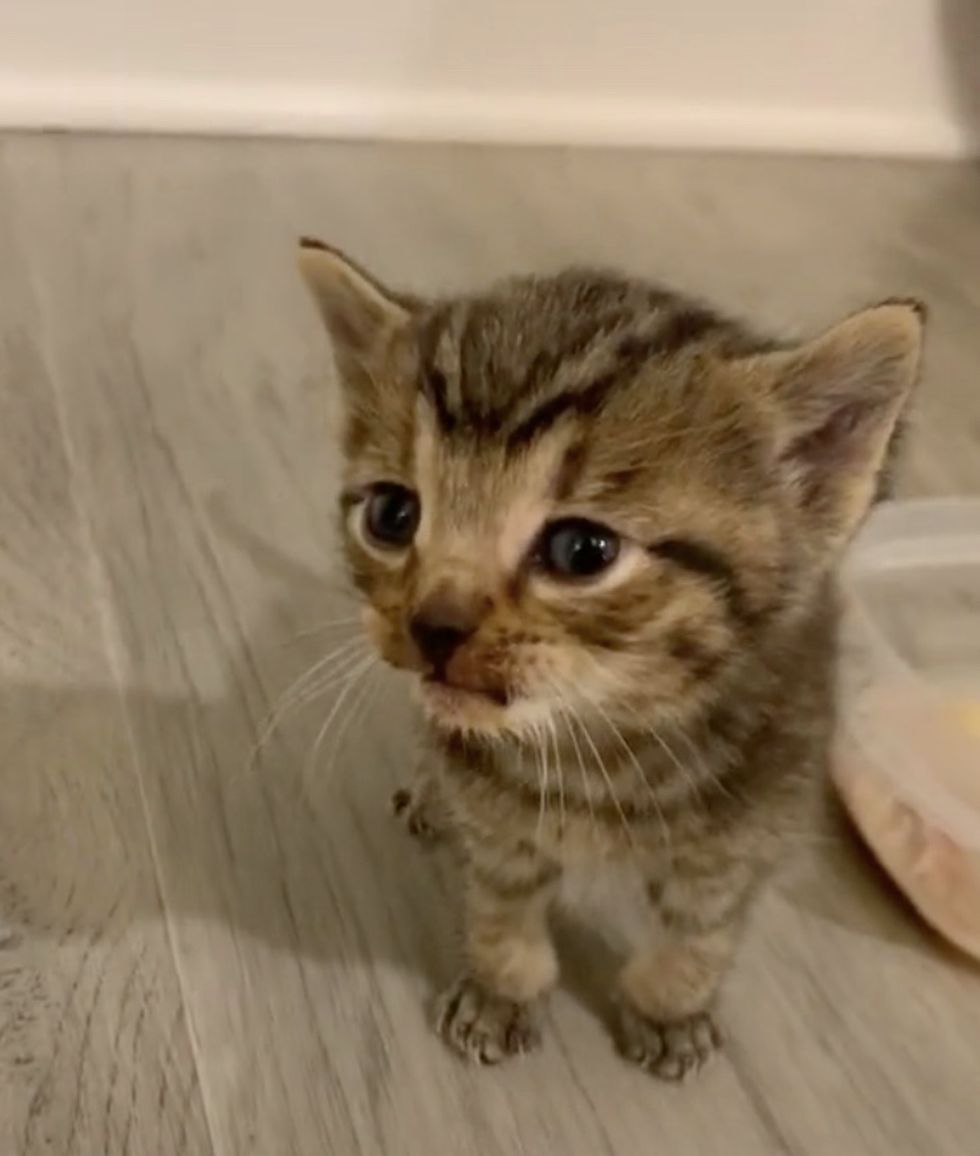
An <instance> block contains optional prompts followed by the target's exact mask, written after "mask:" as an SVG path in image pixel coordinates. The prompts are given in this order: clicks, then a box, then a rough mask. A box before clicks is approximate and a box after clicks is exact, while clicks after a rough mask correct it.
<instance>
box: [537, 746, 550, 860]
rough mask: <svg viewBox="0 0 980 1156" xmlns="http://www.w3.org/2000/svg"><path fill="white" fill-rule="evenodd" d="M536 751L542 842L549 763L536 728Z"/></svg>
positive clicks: (538, 833)
mask: <svg viewBox="0 0 980 1156" xmlns="http://www.w3.org/2000/svg"><path fill="white" fill-rule="evenodd" d="M534 737H535V743H534V750H535V754H536V755H537V762H538V797H539V799H540V802H539V804H538V825H537V829H536V838H537V841H538V842H539V843H540V842H541V831H542V828H543V825H544V817H545V813H546V812H547V810H548V761H547V757H546V755H545V749H544V744H543V743H542V742H540V731H539V728H538V727H535V728H534Z"/></svg>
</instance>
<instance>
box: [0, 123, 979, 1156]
mask: <svg viewBox="0 0 980 1156" xmlns="http://www.w3.org/2000/svg"><path fill="white" fill-rule="evenodd" d="M301 232H312V233H316V234H320V235H322V236H323V237H325V238H328V239H330V240H331V241H334V242H336V243H337V244H339V245H342V246H343V247H345V248H347V249H348V250H349V251H350V252H351V253H353V254H356V255H357V256H358V257H359V258H360V259H361V260H362V261H364V262H365V263H367V264H368V265H369V266H371V267H373V268H375V269H377V271H378V272H379V273H380V274H382V275H384V276H386V277H389V278H390V279H392V280H393V281H396V282H402V283H404V284H405V285H406V286H412V287H414V288H417V289H422V290H425V289H434V288H440V287H442V288H448V287H454V286H461V285H465V284H470V283H474V282H477V281H480V280H482V279H484V278H487V277H490V276H492V275H495V274H500V273H503V272H506V271H511V270H515V269H530V268H536V269H547V268H553V267H555V266H557V265H559V264H562V263H565V262H569V261H601V262H604V263H613V264H617V265H621V266H625V267H627V268H629V269H633V270H637V271H642V272H646V273H649V274H652V275H655V276H657V277H660V278H663V279H665V280H668V281H673V282H676V283H678V284H679V285H681V286H684V287H687V288H690V289H693V290H695V291H700V292H704V293H706V294H708V295H711V296H713V297H715V298H716V299H718V300H720V301H721V302H722V303H723V304H725V305H727V306H729V307H731V308H733V309H736V310H737V311H739V312H742V313H746V314H749V315H750V316H753V317H755V318H756V319H757V320H759V321H761V322H763V323H771V324H773V325H775V326H779V327H791V328H793V329H799V330H801V331H802V330H805V329H807V328H808V327H813V326H816V325H819V324H822V323H824V322H827V321H830V320H832V319H833V318H834V317H835V316H836V315H837V314H840V313H843V312H845V311H847V310H848V309H850V308H851V307H853V306H855V305H858V304H862V303H864V302H867V301H871V300H875V299H877V298H881V297H884V296H889V295H893V294H907V293H914V294H917V295H921V296H923V297H925V298H926V299H927V300H928V301H929V303H930V304H931V306H932V321H931V326H930V335H929V351H928V366H927V373H926V381H925V386H924V388H923V391H922V394H921V402H920V405H919V410H918V412H919V420H918V425H917V429H916V431H915V433H914V436H913V438H912V439H911V443H910V448H909V455H908V462H907V469H906V478H907V483H906V489H907V491H909V492H916V493H934V494H935V493H957V492H966V493H973V494H976V493H980V175H978V173H977V171H976V170H975V169H971V168H969V167H965V166H961V167H954V166H948V167H946V166H939V165H914V164H899V163H884V162H860V161H848V162H843V161H821V160H796V159H765V158H745V157H743V158H700V157H694V156H652V155H648V154H643V153H602V152H594V153H585V152H573V151H564V150H553V151H547V150H524V151H521V150H517V151H507V150H480V149H465V148H451V147H445V148H435V147H417V148H413V147H395V146H383V147H381V146H378V147H375V146H368V145H362V146H357V145H331V144H322V143H321V144H316V143H309V144H306V143H273V142H242V141H239V142H233V143H232V142H218V141H210V142H206V141H181V140H146V139H133V140H127V139H96V138H89V139H84V138H71V137H62V136H56V135H51V136H45V137H39V138H31V137H9V138H5V139H3V140H2V141H0V664H2V688H0V1156H21V1154H24V1156H26V1154H28V1153H29V1154H32V1156H33V1154H40V1153H45V1154H55V1156H62V1154H64V1156H67V1154H69V1153H72V1154H78V1156H103V1154H105V1156H122V1154H123V1153H131V1154H133V1156H136V1154H140V1156H171V1154H176V1153H185V1154H188V1156H212V1154H213V1156H252V1154H254V1156H288V1154H294V1153H295V1154H302V1156H327V1154H330V1156H333V1154H336V1156H347V1154H351V1156H353V1154H360V1153H370V1154H375V1153H378V1154H385V1156H387V1154H391V1156H401V1154H404V1156H423V1154H426V1156H427V1154H429V1153H447V1154H452V1156H515V1154H519V1153H527V1154H529V1156H541V1154H544V1153H556V1154H558V1153H561V1154H562V1156H566V1154H567V1156H602V1154H606V1156H612V1154H616V1156H640V1154H645V1153H656V1154H659V1156H770V1154H776V1153H781V1154H792V1156H823V1154H826V1156H840V1154H841V1153H846V1154H847V1156H918V1154H920V1153H921V1154H924V1156H966V1154H967V1153H971V1152H977V1151H978V1150H980V969H978V968H974V967H972V966H970V965H968V964H967V963H965V962H964V961H963V960H961V959H959V958H957V957H956V956H955V955H954V954H953V953H951V952H950V951H947V950H945V949H944V948H943V947H942V946H941V945H940V944H938V943H937V941H936V940H935V939H934V938H933V937H932V936H931V935H930V934H929V933H927V932H925V931H924V930H922V929H921V928H920V926H919V925H918V924H917V922H916V921H915V919H914V918H913V917H912V915H910V914H909V912H908V910H907V909H906V908H905V906H904V905H903V904H902V903H901V902H900V901H899V900H898V899H897V898H896V897H895V896H894V894H893V893H892V892H891V890H890V889H889V887H888V886H887V884H886V883H885V882H884V881H883V880H882V878H881V876H880V875H879V874H878V872H877V871H876V869H875V868H874V866H873V865H872V864H871V862H870V861H869V859H868V858H867V857H866V856H865V855H864V854H863V853H862V851H861V850H860V848H859V847H858V846H857V844H856V842H855V840H854V838H853V837H852V836H851V834H850V832H849V830H848V829H847V827H846V826H845V825H844V824H842V823H841V822H840V821H839V817H838V816H837V815H836V814H835V813H834V811H833V809H832V808H828V816H827V821H826V824H825V828H824V829H822V830H820V831H818V832H814V837H813V840H812V844H810V845H808V846H806V847H804V848H801V853H800V857H799V861H798V862H797V864H796V865H795V866H794V867H793V868H792V870H790V871H788V872H787V873H786V874H785V875H784V876H783V877H782V878H781V879H780V881H779V883H778V885H777V886H775V887H774V888H773V890H772V891H771V893H770V894H769V896H768V898H767V899H766V901H765V903H764V905H763V909H762V911H761V912H760V916H759V918H758V920H757V923H756V926H755V929H754V931H753V933H752V935H751V937H750V939H749V941H748V943H747V944H746V949H745V951H744V953H743V956H742V958H741V961H740V965H739V967H738V970H737V974H736V975H735V976H734V978H733V980H732V982H731V984H730V987H729V989H728V991H727V994H726V998H725V1002H724V1021H725V1024H726V1027H727V1029H728V1032H729V1035H730V1037H731V1039H730V1045H729V1048H728V1050H727V1052H726V1053H725V1055H724V1057H723V1058H721V1059H720V1060H719V1061H718V1062H716V1063H715V1064H714V1065H713V1066H711V1067H710V1068H709V1069H708V1070H707V1071H706V1072H705V1073H704V1074H703V1076H702V1078H701V1079H700V1080H699V1081H697V1082H695V1083H692V1084H689V1085H686V1086H684V1087H682V1088H674V1087H667V1086H662V1085H659V1084H657V1083H655V1082H654V1081H652V1080H650V1079H648V1078H646V1077H644V1076H642V1075H640V1074H638V1073H637V1072H634V1071H632V1070H630V1069H629V1068H628V1067H626V1066H624V1065H623V1064H622V1063H621V1062H620V1061H619V1060H618V1059H617V1058H616V1056H615V1055H614V1053H613V1049H612V1047H611V1046H610V1043H609V1040H608V1038H607V1035H606V1032H605V1029H604V1027H603V1025H602V1023H601V1020H600V1018H599V1017H598V1016H597V1015H596V1007H595V1004H596V1000H595V999H594V998H593V994H592V993H594V990H595V988H596V986H597V983H598V980H597V977H598V976H600V975H602V974H604V973H603V971H602V969H603V967H604V966H605V967H607V968H608V965H609V963H610V961H609V960H606V959H603V958H601V955H602V953H601V952H598V951H597V950H595V949H594V948H593V947H590V946H589V944H588V943H587V942H584V941H582V939H581V937H580V936H578V937H577V936H574V935H570V936H569V937H568V938H570V940H571V942H570V944H569V945H568V946H569V948H570V952H569V954H570V957H571V960H572V963H571V965H570V977H569V982H568V985H567V986H566V988H565V990H563V991H562V992H560V993H559V994H558V995H557V996H556V997H555V999H554V1000H553V1002H552V1005H551V1009H550V1012H549V1016H548V1020H549V1022H548V1030H547V1034H546V1044H545V1047H544V1048H543V1050H541V1051H540V1052H538V1053H536V1054H535V1055H534V1056H532V1057H528V1058H527V1059H525V1060H523V1061H521V1062H518V1063H514V1064H512V1065H511V1066H509V1067H503V1068H500V1069H495V1070H491V1071H478V1070H471V1069H468V1068H467V1067H465V1066H463V1065H461V1064H460V1063H458V1062H456V1061H455V1060H454V1059H453V1058H451V1057H450V1056H449V1055H448V1054H446V1052H445V1051H444V1050H443V1048H442V1046H441V1045H440V1044H439V1043H438V1042H437V1041H436V1040H435V1039H434V1038H433V1037H432V1036H431V1035H430V1033H429V1030H428V1027H427V1026H426V1018H425V1010H424V1009H425V1004H426V1001H427V1000H428V998H429V997H430V995H431V994H432V992H433V990H434V989H435V987H437V986H438V985H439V984H440V983H441V982H442V981H443V980H445V979H446V978H447V977H448V976H449V975H450V974H451V972H452V970H453V956H452V944H453V930H452V926H453V908H452V901H451V887H450V886H449V883H448V881H447V879H446V877H445V868H443V867H440V865H439V864H438V863H437V862H434V861H430V860H429V859H426V858H425V857H423V856H422V855H421V854H420V852H419V851H418V850H417V849H416V848H415V847H414V846H411V845H409V843H408V842H407V841H406V840H405V839H404V837H403V836H402V835H401V834H400V833H399V832H398V831H397V830H395V829H394V828H393V826H392V824H391V821H390V820H389V818H388V815H387V812H386V798H387V795H388V793H389V790H390V788H391V786H392V784H393V783H394V782H395V781H396V780H398V779H399V778H400V777H401V776H402V775H403V773H404V772H405V770H406V766H407V762H408V759H409V757H410V754H409V748H410V729H411V715H410V712H409V710H408V708H407V706H406V703H405V699H404V695H403V692H402V689H401V687H400V686H399V684H397V683H389V682H388V681H385V680H384V679H382V678H377V679H375V680H372V681H371V682H370V683H369V684H366V694H365V695H364V696H363V697H362V698H357V696H355V695H352V696H351V699H350V701H349V703H348V704H345V705H344V709H343V710H342V711H340V712H338V716H337V718H338V719H339V720H341V721H342V722H343V723H344V724H345V725H344V726H343V727H342V728H341V727H339V726H338V727H337V728H333V727H332V728H331V731H330V733H329V734H328V735H327V737H326V741H325V742H324V743H323V744H322V749H321V752H320V755H319V757H318V759H317V760H316V761H315V762H311V760H310V757H309V752H310V750H311V748H312V746H313V744H314V741H315V738H316V735H317V732H318V730H319V729H320V724H321V722H322V720H323V719H324V717H325V710H324V707H323V706H316V707H313V708H311V709H308V710H305V711H299V712H298V713H296V714H295V715H293V716H290V717H289V718H288V719H287V720H286V721H285V722H284V723H283V725H282V726H281V727H280V729H279V730H278V732H277V733H276V735H275V736H273V737H272V738H271V739H270V740H269V742H268V743H267V744H266V745H265V747H264V750H263V752H262V754H261V756H260V757H258V758H252V757H251V756H252V754H253V751H254V749H255V746H256V743H257V739H258V738H259V735H260V731H261V726H262V719H263V718H264V717H265V716H266V714H267V712H268V710H269V707H270V704H271V703H272V702H274V701H275V700H276V698H277V697H278V696H279V695H280V694H281V693H282V692H283V691H284V690H285V688H286V687H287V686H288V685H289V684H290V683H291V682H292V680H294V679H295V678H296V677H297V676H298V675H300V674H301V673H302V672H303V670H304V669H305V668H307V667H308V666H309V665H310V664H311V663H312V662H313V661H314V660H315V659H316V658H317V657H318V656H319V655H322V654H324V653H326V651H327V650H328V649H329V648H330V646H331V645H334V644H336V643H338V642H339V641H341V640H342V639H343V638H344V637H345V635H344V630H345V627H344V625H343V624H342V623H341V624H338V625H335V626H332V627H326V628H325V629H323V630H322V631H321V632H319V633H312V634H310V633H308V632H309V631H310V630H311V628H313V627H316V626H317V624H318V623H322V622H324V621H326V620H331V619H334V618H337V617H343V616H345V615H348V614H349V613H350V610H349V603H348V602H347V601H346V600H345V598H344V596H343V593H342V586H341V583H340V581H339V574H338V562H337V552H336V548H335V545H334V540H333V537H332V530H331V526H332V520H333V486H334V475H333V452H332V449H331V446H330V442H329V437H328V433H327V431H326V429H325V425H326V423H325V422H324V420H323V419H322V417H321V414H322V408H323V407H322V405H321V403H322V401H323V396H322V395H323V394H324V393H325V391H326V389H327V384H326V382H327V365H328V361H327V347H326V341H325V339H324V337H323V336H322V334H321V332H320V329H319V326H318V323H317V321H316V319H315V318H314V315H313V311H312V309H311V307H310V305H309V303H308V302H307V300H306V298H305V296H304V294H303V291H302V289H301V287H300V284H299V282H298V279H297V277H296V275H295V273H294V269H293V241H294V238H295V237H296V236H297V235H298V234H300V233H301ZM583 960H584V962H583ZM576 961H577V962H576Z"/></svg>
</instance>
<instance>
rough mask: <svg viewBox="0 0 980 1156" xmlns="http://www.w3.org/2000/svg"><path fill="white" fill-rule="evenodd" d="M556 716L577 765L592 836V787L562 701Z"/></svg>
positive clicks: (594, 830)
mask: <svg viewBox="0 0 980 1156" xmlns="http://www.w3.org/2000/svg"><path fill="white" fill-rule="evenodd" d="M558 716H559V718H560V719H561V721H562V722H563V723H564V725H565V730H566V731H567V732H568V739H569V742H571V744H572V748H573V750H574V751H575V760H576V762H577V763H578V770H579V775H580V776H581V779H582V792H583V794H584V795H585V802H586V806H588V808H589V823H590V827H591V830H592V832H593V834H595V833H596V832H597V830H598V828H597V826H596V817H595V807H594V806H593V804H592V785H591V784H590V782H589V776H588V774H587V772H586V770H585V762H584V760H583V758H582V748H581V747H580V746H579V745H578V738H577V737H576V735H575V731H574V729H573V727H572V724H571V723H570V722H569V721H568V711H567V710H566V708H565V706H564V703H563V701H560V702H559V705H558Z"/></svg>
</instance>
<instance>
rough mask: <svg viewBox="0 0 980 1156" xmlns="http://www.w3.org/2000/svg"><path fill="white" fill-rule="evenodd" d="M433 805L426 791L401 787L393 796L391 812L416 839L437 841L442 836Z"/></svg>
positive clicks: (428, 841) (426, 841)
mask: <svg viewBox="0 0 980 1156" xmlns="http://www.w3.org/2000/svg"><path fill="white" fill-rule="evenodd" d="M433 810H434V809H433V807H432V805H431V802H430V800H429V799H428V798H427V796H426V794H425V792H422V791H413V790H410V789H408V788H405V787H403V788H401V789H400V790H397V791H395V793H394V794H393V795H392V796H391V813H392V814H393V815H394V816H395V818H396V819H398V821H399V822H400V823H402V824H403V825H404V827H405V830H406V831H408V833H409V835H411V836H412V837H413V838H414V839H419V840H421V841H422V842H423V843H437V842H438V841H439V840H440V839H441V838H442V834H443V832H442V828H441V827H440V825H439V823H438V821H437V820H436V817H435V815H434V814H433Z"/></svg>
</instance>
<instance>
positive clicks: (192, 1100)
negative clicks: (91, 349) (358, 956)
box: [0, 156, 211, 1156]
mask: <svg viewBox="0 0 980 1156" xmlns="http://www.w3.org/2000/svg"><path fill="white" fill-rule="evenodd" d="M2 159H3V158H2V156H0V268H2V270H3V274H2V276H0V431H2V432H0V438H2V450H0V666H2V677H3V692H2V694H0V749H2V757H0V1152H4V1153H11V1154H23V1156H28V1154H33V1153H41V1152H44V1153H64V1154H65V1156H67V1154H69V1153H75V1154H78V1156H91V1154H93V1153H96V1152H97V1153H105V1154H106V1156H122V1154H123V1153H126V1154H136V1153H143V1154H145V1156H163V1154H165V1153H166V1154H168V1156H170V1154H173V1156H177V1154H178V1153H194V1154H195V1156H196V1154H197V1153H201V1154H202V1156H203V1154H206V1153H209V1152H210V1151H211V1146H210V1140H209V1135H208V1129H207V1126H206V1121H205V1117H204V1112H203V1103H202V1099H201V1092H200V1088H199V1086H198V1082H197V1068H196V1064H195V1061H194V1057H193V1054H192V1049H191V1046H190V1037H189V1034H188V1030H187V1022H186V1019H185V1015H184V1005H183V1000H182V997H181V992H180V985H179V983H178V978H177V972H176V968H175V965H174V960H173V957H172V954H171V950H170V945H169V940H168V935H167V931H166V925H165V922H164V919H163V913H162V907H161V904H160V897H159V891H158V888H157V882H156V875H155V871H154V866H153V860H152V856H151V854H150V850H149V845H148V841H147V828H146V825H145V821H144V814H143V807H142V802H141V797H140V790H139V782H138V779H137V776H136V773H135V768H134V765H133V762H134V760H133V753H132V747H131V743H130V740H129V734H128V724H127V720H126V717H125V714H124V711H123V709H122V705H121V702H120V699H119V696H118V694H117V691H116V685H115V679H114V677H113V672H112V668H111V664H110V661H109V659H108V656H107V651H106V648H105V645H104V631H103V621H102V617H103V615H102V610H101V608H100V599H99V597H98V589H97V585H96V583H95V580H94V574H95V571H94V568H93V561H94V560H93V558H92V553H91V549H90V546H89V543H88V542H87V539H86V535H85V533H84V530H83V528H82V526H81V524H80V522H79V518H78V511H77V506H76V495H75V493H74V479H73V477H72V471H71V466H70V463H69V460H68V457H67V455H66V452H65V448H64V444H63V440H62V433H61V421H60V417H59V414H58V411H57V406H56V404H55V395H54V392H53V390H52V386H51V380H50V377H49V372H48V365H47V351H46V350H45V349H44V348H43V346H42V343H41V341H40V335H41V333H42V332H43V326H42V325H41V322H40V316H39V314H38V312H37V309H36V302H35V294H34V292H33V288H32V285H31V280H30V274H29V264H28V261H27V259H26V254H25V250H24V246H23V244H22V240H23V239H22V237H20V236H19V233H18V229H17V215H16V212H15V211H14V209H13V206H12V203H11V196H10V191H9V186H8V183H7V181H6V179H5V172H4V169H3V166H2Z"/></svg>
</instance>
